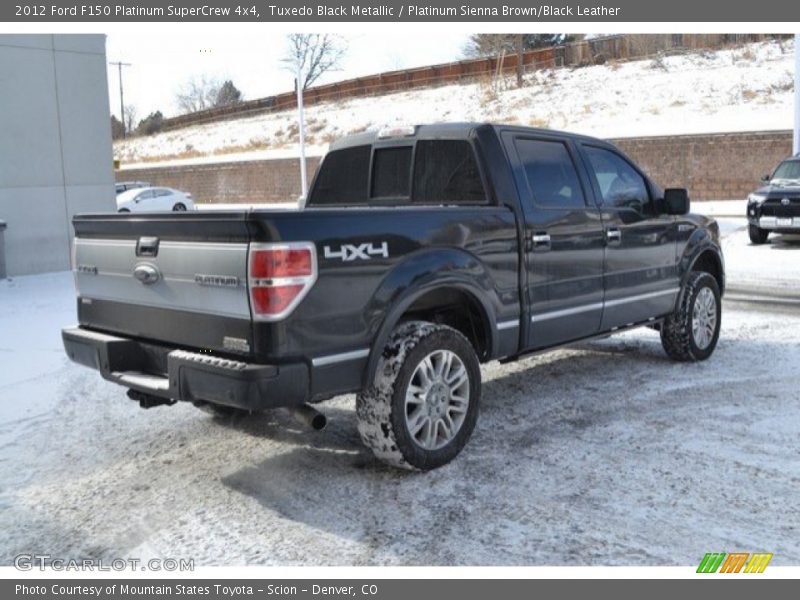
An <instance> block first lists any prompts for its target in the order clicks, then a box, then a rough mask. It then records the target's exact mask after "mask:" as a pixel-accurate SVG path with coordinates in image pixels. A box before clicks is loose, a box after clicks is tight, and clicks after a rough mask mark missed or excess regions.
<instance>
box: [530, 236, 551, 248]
mask: <svg viewBox="0 0 800 600" xmlns="http://www.w3.org/2000/svg"><path fill="white" fill-rule="evenodd" d="M531 242H532V243H533V250H534V252H545V251H547V250H550V234H549V233H547V232H546V231H535V232H534V233H533V235H531Z"/></svg>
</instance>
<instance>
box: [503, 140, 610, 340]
mask: <svg viewBox="0 0 800 600" xmlns="http://www.w3.org/2000/svg"><path fill="white" fill-rule="evenodd" d="M504 142H505V145H506V147H507V149H508V152H509V154H510V155H512V162H513V163H514V165H515V167H514V177H515V180H516V184H517V188H518V190H519V195H520V198H521V200H522V205H523V211H524V213H525V235H526V240H525V241H526V249H525V252H526V263H527V269H528V285H527V288H526V295H527V306H528V317H527V318H528V319H529V324H528V327H527V330H528V336H527V337H528V339H527V346H528V349H537V348H544V347H547V346H554V345H557V344H561V343H565V342H569V341H572V340H576V339H580V338H583V337H586V336H590V335H593V334H595V333H597V332H598V331H599V329H600V320H601V316H602V309H603V245H604V238H603V235H604V232H603V225H602V222H601V219H600V212H599V210H598V209H597V207H596V206H595V205H594V202H593V200H592V197H591V190H590V189H589V187H588V186H589V185H590V184H589V181H588V177H587V175H586V173H585V171H584V170H582V169H580V168H579V167H578V162H577V160H576V159H577V154H576V149H575V147H574V146H573V145H572V143H571V142H570V141H569V140H566V139H560V138H558V137H549V136H539V135H537V136H528V135H525V134H522V133H514V132H507V133H506V134H505V135H504Z"/></svg>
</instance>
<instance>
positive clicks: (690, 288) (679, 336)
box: [661, 271, 722, 362]
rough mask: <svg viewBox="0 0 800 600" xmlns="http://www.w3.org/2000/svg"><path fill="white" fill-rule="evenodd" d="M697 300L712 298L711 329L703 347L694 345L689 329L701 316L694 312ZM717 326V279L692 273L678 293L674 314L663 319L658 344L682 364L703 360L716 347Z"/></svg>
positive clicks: (719, 311) (719, 320) (719, 305)
mask: <svg viewBox="0 0 800 600" xmlns="http://www.w3.org/2000/svg"><path fill="white" fill-rule="evenodd" d="M703 290H708V291H707V292H706V291H703ZM709 294H710V296H709ZM698 297H700V298H701V300H700V302H702V301H703V299H705V300H707V301H710V299H711V298H712V297H713V306H714V311H715V319H714V324H713V330H712V331H710V334H709V335H708V338H707V339H708V343H707V344H705V343H702V341H703V340H702V339H701V343H700V344H698V339H697V336H696V335H695V333H694V329H693V326H694V325H695V320H696V318H697V320H698V321H699V320H700V318H701V315H698V312H697V311H696V310H695V307H696V303H698ZM698 309H702V306H698ZM704 322H705V320H704ZM721 323H722V302H721V298H720V292H719V285H718V284H717V280H716V279H715V278H714V277H713V276H712V275H710V274H709V273H706V272H703V271H693V272H692V273H690V274H689V277H688V279H687V280H686V284H685V285H684V287H683V290H681V294H680V298H679V300H678V306H677V308H676V310H675V312H674V313H672V314H671V315H669V316H668V317H667V318H666V319H664V322H663V324H662V326H661V345H662V346H663V347H664V351H665V352H666V353H667V355H668V356H669V357H670V358H672V359H673V360H677V361H683V362H696V361H700V360H705V359H707V358H708V357H709V356H711V354H712V353H713V352H714V348H716V346H717V341H718V340H719V330H720V325H721ZM709 329H711V328H709Z"/></svg>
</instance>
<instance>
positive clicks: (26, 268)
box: [0, 35, 116, 276]
mask: <svg viewBox="0 0 800 600" xmlns="http://www.w3.org/2000/svg"><path fill="white" fill-rule="evenodd" d="M110 114H111V113H110V111H109V106H108V85H107V82H106V55H105V36H102V35H0V132H2V133H0V220H4V221H6V222H7V223H8V229H7V230H6V232H5V251H6V268H7V271H8V275H9V276H13V275H23V274H29V273H40V272H45V271H58V270H64V269H68V268H69V267H70V244H71V239H72V227H71V224H70V220H71V218H72V215H74V214H75V213H77V212H87V211H109V210H115V208H116V207H115V203H114V186H113V182H114V174H113V163H112V151H111V125H110V122H109V115H110Z"/></svg>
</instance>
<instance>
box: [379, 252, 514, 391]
mask: <svg viewBox="0 0 800 600" xmlns="http://www.w3.org/2000/svg"><path fill="white" fill-rule="evenodd" d="M431 261H434V262H435V264H436V265H437V268H435V269H431V264H430V263H431ZM486 277H488V273H487V272H486V269H485V268H484V267H483V265H482V264H481V262H480V261H479V260H478V259H477V258H475V257H474V256H473V255H471V254H469V253H468V252H465V251H463V250H458V249H438V250H436V249H434V250H431V251H429V252H424V253H416V254H415V255H412V256H411V257H410V258H409V260H407V261H404V262H403V263H401V264H400V265H398V266H397V267H395V269H393V271H392V273H390V275H389V276H387V278H386V279H385V280H384V282H383V283H382V285H381V288H379V290H378V292H376V295H375V296H381V295H382V294H384V295H390V296H391V299H390V300H389V301H388V302H387V304H388V306H389V307H390V308H389V309H388V310H387V311H386V312H385V317H384V318H383V320H382V321H380V325H379V326H378V327H377V333H376V335H375V336H374V338H373V342H372V344H371V346H370V353H369V360H368V363H367V369H366V372H365V379H364V384H365V385H369V382H371V381H372V379H373V377H374V375H375V370H376V369H377V366H378V359H379V357H380V355H381V352H382V351H383V348H384V347H385V346H386V342H387V341H388V339H389V336H390V335H391V333H392V331H393V330H394V329H395V327H396V326H397V324H398V323H399V322H400V319H401V318H402V317H403V315H404V314H405V312H406V311H407V310H408V308H409V307H410V306H412V305H413V304H414V302H415V301H417V300H418V299H419V298H421V297H422V296H424V295H425V294H428V293H430V292H432V291H436V290H446V289H454V290H458V291H459V292H462V293H464V294H466V295H467V296H468V297H469V298H471V299H472V300H473V301H474V302H475V304H476V306H477V307H478V309H479V311H480V313H481V318H482V320H483V325H484V329H485V331H486V334H487V356H492V355H493V353H494V351H495V349H496V348H497V344H498V333H497V326H496V324H497V320H496V311H495V308H494V306H493V303H492V301H491V298H490V294H488V293H487V289H486V286H482V285H481V284H480V283H479V282H480V281H481V279H485V278H486ZM394 290H402V291H397V292H396V293H392V292H393V291H394Z"/></svg>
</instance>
